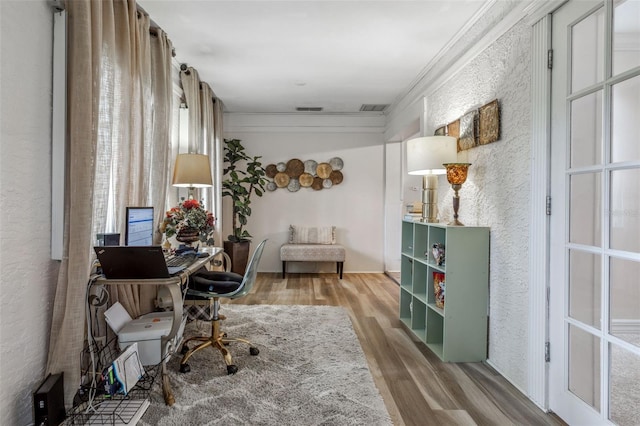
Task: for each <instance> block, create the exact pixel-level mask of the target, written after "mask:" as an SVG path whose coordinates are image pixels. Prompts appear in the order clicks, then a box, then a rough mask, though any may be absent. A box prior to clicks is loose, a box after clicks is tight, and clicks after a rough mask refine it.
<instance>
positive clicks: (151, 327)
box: [104, 302, 186, 365]
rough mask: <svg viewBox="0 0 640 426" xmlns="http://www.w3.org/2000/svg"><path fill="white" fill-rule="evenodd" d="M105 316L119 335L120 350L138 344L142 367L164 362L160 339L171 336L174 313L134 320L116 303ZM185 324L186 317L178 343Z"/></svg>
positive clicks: (177, 339) (156, 314)
mask: <svg viewBox="0 0 640 426" xmlns="http://www.w3.org/2000/svg"><path fill="white" fill-rule="evenodd" d="M104 316H105V319H106V321H107V324H109V326H110V327H111V329H112V330H113V331H114V332H115V333H116V334H117V335H118V343H119V346H120V350H124V349H126V348H127V347H128V346H129V345H131V344H133V343H134V342H137V343H138V353H139V354H140V362H142V365H156V364H158V363H159V362H160V361H162V358H163V354H162V344H161V340H160V338H161V337H162V336H168V335H169V333H170V331H171V325H172V323H173V312H152V313H150V314H146V315H142V316H140V317H139V318H137V319H132V318H131V316H130V315H129V313H128V312H127V311H126V309H124V307H123V306H122V305H121V304H120V303H119V302H116V303H114V304H113V306H111V307H110V308H109V309H107V310H106V311H105V313H104ZM185 324H186V317H183V319H182V321H181V324H180V328H179V329H178V334H177V335H176V340H175V341H176V342H179V341H180V340H181V339H182V333H183V331H184V326H185Z"/></svg>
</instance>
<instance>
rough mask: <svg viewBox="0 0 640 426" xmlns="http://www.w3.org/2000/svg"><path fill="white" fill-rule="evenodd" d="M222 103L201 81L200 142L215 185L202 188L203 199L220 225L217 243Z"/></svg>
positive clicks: (219, 243)
mask: <svg viewBox="0 0 640 426" xmlns="http://www.w3.org/2000/svg"><path fill="white" fill-rule="evenodd" d="M221 107H222V105H221V102H220V100H219V99H216V97H215V94H214V93H213V90H211V87H210V86H209V85H208V84H207V83H200V110H201V112H202V139H201V140H200V143H199V149H200V152H202V153H204V154H207V155H209V163H210V165H211V176H212V178H213V182H214V183H213V186H212V187H210V188H206V189H203V190H202V199H203V200H204V203H205V206H207V209H208V210H209V211H211V212H212V213H213V214H214V217H215V218H216V221H217V224H218V226H216V231H215V233H214V240H215V242H216V244H217V245H220V246H221V245H222V239H221V237H220V236H221V233H220V226H219V224H220V223H222V222H221V219H222V218H221V217H220V209H219V206H220V205H221V200H222V198H221V197H222V193H221V188H222V187H221V183H222V180H221V173H220V171H221V167H220V165H221V164H222V144H221V138H222V108H221Z"/></svg>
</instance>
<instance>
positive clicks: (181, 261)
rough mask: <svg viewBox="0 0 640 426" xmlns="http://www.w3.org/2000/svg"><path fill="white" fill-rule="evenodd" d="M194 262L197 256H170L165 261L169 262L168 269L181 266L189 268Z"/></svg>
mask: <svg viewBox="0 0 640 426" xmlns="http://www.w3.org/2000/svg"><path fill="white" fill-rule="evenodd" d="M194 260H196V257H195V256H175V255H170V256H167V257H165V261H166V262H167V266H168V267H180V266H184V267H187V266H189V265H191V264H192V263H193V261H194Z"/></svg>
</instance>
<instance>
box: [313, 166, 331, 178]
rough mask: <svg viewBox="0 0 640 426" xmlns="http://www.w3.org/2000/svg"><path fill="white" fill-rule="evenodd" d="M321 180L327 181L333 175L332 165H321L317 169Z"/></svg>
mask: <svg viewBox="0 0 640 426" xmlns="http://www.w3.org/2000/svg"><path fill="white" fill-rule="evenodd" d="M316 174H317V175H318V177H319V178H322V179H327V178H328V177H329V175H330V174H331V165H330V164H329V163H320V164H318V167H317V169H316Z"/></svg>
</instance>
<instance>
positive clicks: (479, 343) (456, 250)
mask: <svg viewBox="0 0 640 426" xmlns="http://www.w3.org/2000/svg"><path fill="white" fill-rule="evenodd" d="M436 243H440V244H443V245H444V247H445V253H446V255H445V263H444V264H443V265H437V264H436V260H435V259H434V257H433V253H432V250H431V248H432V247H433V245H434V244H436ZM401 257H402V258H401V267H400V274H401V275H400V320H401V321H402V323H403V324H404V325H405V326H406V327H407V328H408V329H409V330H411V332H412V333H413V334H415V335H416V336H417V337H418V338H419V339H420V340H421V341H422V342H424V343H425V344H426V345H427V347H428V348H429V349H431V350H432V351H433V352H434V353H435V354H436V355H437V356H438V357H439V358H440V359H442V360H443V361H445V362H478V361H483V360H485V359H486V358H487V321H488V316H487V314H488V301H489V228H487V227H478V226H449V225H444V224H440V223H423V222H410V221H403V222H402V256H401ZM434 273H440V274H444V277H445V297H444V307H438V306H437V304H436V297H435V292H434V285H433V283H434Z"/></svg>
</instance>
